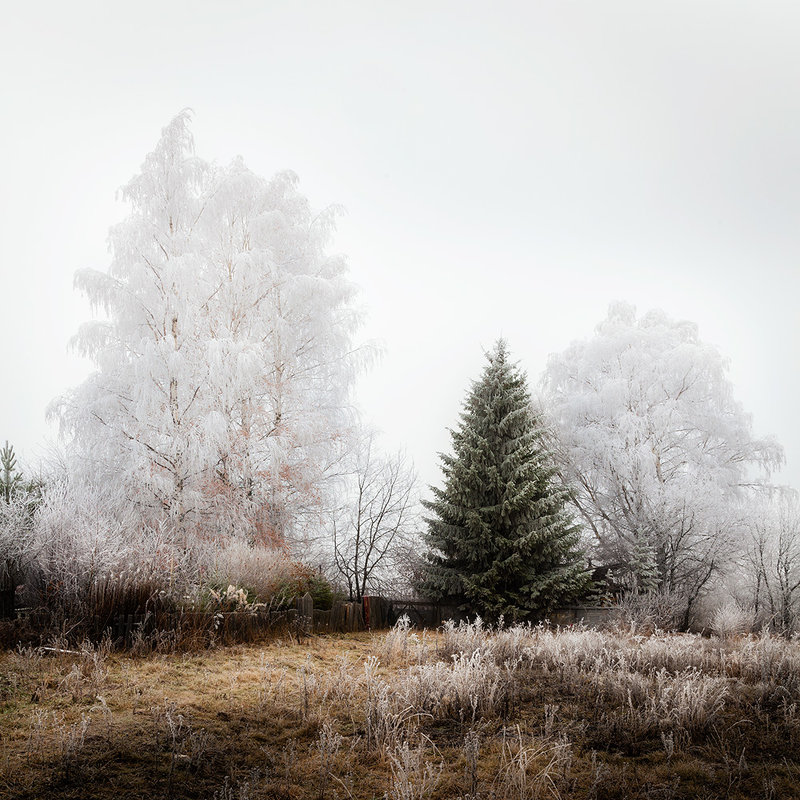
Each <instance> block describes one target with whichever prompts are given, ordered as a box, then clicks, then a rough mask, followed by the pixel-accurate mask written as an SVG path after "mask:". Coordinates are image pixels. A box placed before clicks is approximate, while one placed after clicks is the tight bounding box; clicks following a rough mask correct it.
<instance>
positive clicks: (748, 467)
mask: <svg viewBox="0 0 800 800" xmlns="http://www.w3.org/2000/svg"><path fill="white" fill-rule="evenodd" d="M726 370H727V364H726V362H725V360H724V359H723V358H722V356H721V355H720V354H719V352H718V351H717V350H716V349H715V348H714V347H712V346H710V345H708V344H705V343H703V342H702V341H701V340H700V339H699V337H698V332H697V327H696V326H695V325H694V324H692V323H689V322H676V321H673V320H671V319H670V318H669V317H667V316H666V315H665V314H664V313H663V312H661V311H651V312H650V313H648V314H646V315H645V316H643V317H641V318H638V319H637V317H636V313H635V309H634V308H633V307H632V306H629V305H626V304H617V305H614V306H612V307H611V309H610V311H609V315H608V318H607V319H606V320H604V321H603V322H601V323H600V324H599V325H598V326H597V329H596V333H595V336H594V337H593V338H592V339H590V340H588V341H579V342H574V343H573V344H572V345H570V347H569V348H567V350H565V351H564V352H563V353H560V354H557V355H553V356H551V358H550V361H549V363H548V367H547V370H546V373H545V376H544V383H545V389H546V400H545V401H546V403H547V404H548V405H549V410H550V412H551V414H552V416H553V418H554V421H555V427H556V430H557V432H558V437H559V439H560V447H561V460H562V466H563V470H564V477H565V479H566V480H567V481H568V482H569V484H570V485H572V486H573V487H574V503H575V505H576V507H577V509H578V510H579V512H580V514H581V516H582V517H583V519H584V522H585V523H586V524H587V526H588V529H589V530H590V531H591V532H592V534H593V539H594V545H595V548H596V552H597V554H598V557H599V558H600V559H601V561H602V562H604V563H605V564H607V565H610V566H612V567H613V568H614V574H615V576H616V578H617V580H618V581H620V582H621V583H623V584H624V585H626V586H627V587H628V588H630V589H631V590H634V591H641V590H646V589H651V588H659V589H662V590H664V591H669V592H679V593H681V594H682V595H683V596H684V598H685V610H686V614H685V616H684V619H685V620H688V616H689V613H690V611H691V607H692V605H693V603H694V602H695V600H696V599H697V597H698V596H699V594H700V593H701V591H702V590H703V588H704V587H706V586H707V585H708V584H709V581H710V580H711V579H712V577H713V576H714V575H715V574H716V573H717V571H718V570H719V569H720V568H721V567H722V566H723V565H724V564H725V563H726V562H727V561H728V560H729V559H730V558H731V557H732V555H733V553H734V547H733V544H732V542H731V538H732V536H733V535H734V534H735V532H736V531H739V530H740V517H741V515H740V512H739V510H738V507H737V501H738V499H739V497H740V493H741V490H742V488H743V487H744V486H746V485H748V484H752V483H756V482H758V480H759V476H760V475H762V474H763V473H764V471H766V472H768V471H769V469H770V468H772V467H775V466H777V465H778V464H779V463H780V462H781V460H782V457H783V454H782V450H781V448H780V447H779V446H778V445H777V444H776V443H775V442H774V441H772V440H770V439H757V438H755V437H754V436H753V432H752V425H751V419H750V416H749V415H748V414H746V413H745V412H744V410H743V409H742V407H741V405H740V404H739V403H738V402H736V400H735V399H734V398H733V392H732V387H731V384H730V382H729V380H728V379H727V377H726Z"/></svg>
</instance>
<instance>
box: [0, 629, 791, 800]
mask: <svg viewBox="0 0 800 800" xmlns="http://www.w3.org/2000/svg"><path fill="white" fill-rule="evenodd" d="M54 647H55V649H54V650H44V649H41V648H39V649H37V648H18V649H17V650H15V651H7V652H4V653H2V654H0V737H1V738H0V796H2V797H4V798H20V799H21V798H104V799H106V800H108V799H110V798H115V800H123V799H125V800H127V799H128V798H176V799H177V798H208V800H215V799H217V798H218V799H219V800H257V799H258V798H276V799H281V800H283V799H286V800H289V798H293V799H296V800H299V799H300V798H305V799H307V800H326V799H327V800H334V799H335V798H340V799H343V798H353V799H354V800H355V799H356V798H357V799H358V800H362V799H363V800H369V799H371V798H384V797H386V798H389V799H390V800H413V799H414V798H420V799H421V798H442V799H444V798H461V800H467V799H468V798H469V799H470V800H476V799H477V798H486V799H487V800H488V798H504V799H507V800H511V799H512V798H513V800H518V799H521V800H526V799H527V798H563V799H564V800H566V798H596V799H597V800H600V798H643V799H644V798H650V799H652V800H656V798H748V800H755V798H765V800H770V799H773V798H774V799H777V798H791V797H800V760H799V756H800V751H799V750H798V745H800V711H798V705H799V704H800V643H798V642H795V641H787V640H784V639H779V638H774V637H768V636H740V637H730V638H708V637H700V636H695V635H688V634H685V635H684V634H662V633H654V634H638V633H635V632H632V631H631V630H626V629H617V630H614V631H607V632H600V631H595V630H591V629H584V628H576V629H567V630H560V631H556V630H549V629H547V628H544V627H533V628H531V627H514V628H506V629H501V630H497V631H492V630H487V629H485V628H484V627H483V626H481V625H471V626H463V625H462V626H460V627H446V628H445V629H444V630H442V631H439V632H426V631H421V632H420V631H414V630H410V629H408V628H407V627H404V626H403V625H400V626H399V627H397V628H395V629H393V630H391V631H389V632H388V633H386V632H383V633H378V632H375V633H359V634H349V635H329V636H312V637H308V638H303V639H301V640H298V639H297V638H296V637H289V636H285V637H284V638H283V639H275V640H272V641H269V642H265V643H260V644H248V645H235V646H227V647H218V648H215V649H208V650H203V651H199V652H188V653H180V652H157V651H155V652H144V651H142V652H139V653H137V652H133V653H132V652H130V651H129V652H112V651H111V649H110V648H109V647H107V646H104V645H101V646H92V645H90V644H88V643H86V644H84V645H83V646H80V647H78V648H68V647H65V646H64V644H63V643H61V644H60V645H59V643H58V642H56V643H54ZM59 650H73V652H58V651H59Z"/></svg>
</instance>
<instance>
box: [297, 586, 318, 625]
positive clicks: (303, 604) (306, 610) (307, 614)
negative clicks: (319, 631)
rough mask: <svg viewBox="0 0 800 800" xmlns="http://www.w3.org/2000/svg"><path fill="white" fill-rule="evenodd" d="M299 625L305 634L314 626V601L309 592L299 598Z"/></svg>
mask: <svg viewBox="0 0 800 800" xmlns="http://www.w3.org/2000/svg"><path fill="white" fill-rule="evenodd" d="M297 625H298V628H299V629H300V630H301V631H302V632H303V633H304V634H308V633H310V632H311V629H312V628H313V626H314V599H313V598H312V597H311V595H310V594H309V593H308V592H306V593H305V594H304V595H303V596H302V597H298V598H297Z"/></svg>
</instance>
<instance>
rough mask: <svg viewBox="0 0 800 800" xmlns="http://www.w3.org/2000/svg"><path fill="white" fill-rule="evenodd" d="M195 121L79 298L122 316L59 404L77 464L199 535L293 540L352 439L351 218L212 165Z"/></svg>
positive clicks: (137, 183) (176, 123)
mask: <svg viewBox="0 0 800 800" xmlns="http://www.w3.org/2000/svg"><path fill="white" fill-rule="evenodd" d="M189 122H190V115H189V113H188V112H186V111H184V112H182V113H181V114H179V115H178V116H177V117H176V118H175V119H174V120H172V122H171V123H170V124H169V125H168V126H167V127H166V128H164V130H163V132H162V136H161V139H160V140H159V142H158V144H157V145H156V148H155V150H153V152H152V153H150V154H149V155H148V156H147V157H146V158H145V161H144V163H143V165H142V168H141V172H140V174H139V175H137V176H136V177H134V178H133V179H132V180H131V181H130V182H129V183H128V184H127V186H125V187H124V188H123V190H122V196H123V198H124V199H125V200H127V201H128V202H129V203H130V206H131V213H130V215H129V216H128V217H127V218H126V219H125V220H124V221H122V222H121V223H120V224H118V225H117V226H115V227H114V228H112V229H111V233H110V247H111V252H112V260H111V264H110V266H109V268H108V271H107V272H98V271H95V270H83V271H80V272H78V273H77V275H76V278H75V284H76V286H77V287H78V288H79V289H81V290H82V291H83V292H84V293H85V294H86V295H87V297H88V298H89V300H90V301H91V304H92V306H93V307H94V308H99V309H102V310H103V311H104V312H105V314H106V317H107V318H106V319H105V320H102V321H94V322H91V323H88V324H86V325H84V326H83V327H82V328H81V329H80V331H79V333H78V334H77V336H76V337H75V344H76V346H77V348H78V349H79V350H80V351H81V352H82V353H84V354H85V355H88V356H90V357H91V358H92V359H93V360H94V362H95V364H96V366H97V370H96V371H95V372H94V374H92V375H91V376H90V377H89V378H88V379H87V380H86V381H85V382H84V383H83V384H82V385H81V386H79V387H78V388H77V389H75V390H74V391H73V392H71V393H70V394H68V395H66V396H65V397H63V398H61V399H60V400H59V401H58V402H57V404H56V405H55V406H54V413H56V415H57V416H58V417H59V418H60V422H61V425H62V430H63V431H64V432H65V433H66V434H68V435H69V436H71V437H72V441H73V446H74V455H75V456H76V458H75V460H74V463H75V464H76V465H78V466H79V467H81V468H82V471H83V473H84V474H86V475H90V476H91V477H92V478H93V479H94V480H99V481H102V482H106V483H114V484H117V485H120V486H122V487H123V488H124V491H125V496H126V499H127V502H129V503H133V504H134V505H135V506H136V507H137V508H138V509H139V510H140V512H145V513H146V514H147V513H151V514H155V515H157V516H162V517H163V516H164V515H166V516H167V517H168V518H169V519H170V520H171V522H172V523H173V524H174V525H175V527H176V529H177V530H178V531H179V532H180V533H181V534H182V535H184V536H188V535H190V534H191V533H196V532H198V531H199V530H203V531H205V532H206V533H208V534H210V535H213V536H216V535H220V534H223V535H224V534H227V533H230V532H233V531H235V532H244V533H245V534H246V535H247V536H248V537H249V538H250V539H258V540H264V541H267V540H270V539H278V540H282V539H284V538H285V537H286V536H287V535H289V534H290V533H291V532H292V531H293V529H295V528H296V526H297V520H298V519H299V518H300V517H301V516H302V514H303V512H308V511H311V510H313V509H315V508H316V507H317V506H318V505H319V502H320V500H321V497H322V495H323V493H324V492H323V487H324V483H325V479H326V476H327V474H328V473H329V471H330V469H329V468H330V465H331V464H332V463H333V462H335V460H336V458H337V447H338V443H339V441H340V439H341V437H342V434H343V431H344V430H345V429H346V428H347V426H348V424H349V420H348V415H347V409H348V394H349V388H350V386H351V379H352V377H353V375H354V371H355V370H356V368H357V366H358V365H357V360H358V359H357V358H356V354H355V352H354V349H353V347H352V344H351V337H352V335H353V333H354V331H355V330H356V328H357V327H358V324H359V315H358V313H356V311H355V308H354V305H353V300H354V297H355V288H354V285H353V284H352V283H351V282H350V281H349V280H348V278H347V276H346V272H347V270H346V264H345V261H344V259H343V258H342V257H339V256H331V255H328V254H327V253H326V247H327V246H328V244H329V239H330V235H331V232H332V230H333V225H334V215H335V210H333V209H327V210H325V211H322V212H320V213H315V212H314V211H313V210H312V209H311V207H310V206H309V203H308V201H307V200H306V198H305V197H304V196H303V195H302V194H300V192H299V191H298V189H297V178H296V176H295V175H293V174H292V173H289V172H285V173H280V174H278V175H276V176H275V177H273V178H272V179H270V180H266V179H264V178H261V177H259V176H258V175H255V174H254V173H252V172H251V171H250V170H249V169H247V167H246V166H245V165H244V163H243V162H242V161H241V159H236V160H234V161H233V162H232V163H231V164H230V165H229V166H227V167H220V166H215V165H212V164H210V163H208V162H206V161H203V160H202V159H200V158H198V157H196V156H195V155H194V146H193V140H192V136H191V133H190V130H189Z"/></svg>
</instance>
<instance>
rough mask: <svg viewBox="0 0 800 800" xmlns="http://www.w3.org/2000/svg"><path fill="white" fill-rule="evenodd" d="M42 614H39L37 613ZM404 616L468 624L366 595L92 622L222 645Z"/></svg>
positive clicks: (445, 609) (454, 610) (128, 632)
mask: <svg viewBox="0 0 800 800" xmlns="http://www.w3.org/2000/svg"><path fill="white" fill-rule="evenodd" d="M616 613H617V609H615V608H600V607H597V606H568V607H565V608H560V609H557V610H555V611H553V612H552V613H551V614H550V615H549V616H548V620H549V622H550V623H551V624H552V625H560V626H567V625H574V624H578V623H583V624H586V625H589V626H601V625H604V624H607V623H609V622H611V621H613V619H614V618H615V616H616ZM27 616H28V619H29V622H30V624H31V625H32V626H33V627H34V628H36V627H37V625H41V626H42V627H46V625H47V621H46V619H45V617H42V618H41V619H39V617H38V616H37V614H36V612H33V611H30V612H29V613H28V615H27ZM40 616H41V615H40ZM402 616H407V617H408V618H409V620H410V621H411V624H412V625H414V626H415V627H417V628H438V627H439V626H440V625H442V624H443V623H444V622H445V621H447V620H453V621H455V622H461V621H466V620H467V619H468V615H467V614H465V613H464V612H462V611H460V610H459V609H458V607H457V606H451V605H445V604H440V603H434V602H432V601H424V600H413V599H395V600H389V599H387V598H384V597H378V596H370V597H364V598H363V599H362V601H361V602H358V601H356V602H336V603H334V604H333V607H332V608H330V609H327V610H325V609H319V608H314V601H313V599H312V597H311V595H310V594H305V595H304V596H303V597H300V598H297V600H296V601H295V604H294V606H293V607H291V608H285V609H280V610H274V609H261V610H255V611H252V612H251V611H228V612H222V611H217V612H212V611H205V612H194V611H180V612H163V611H162V612H156V613H148V614H124V615H119V616H116V617H114V618H113V619H112V620H110V621H109V622H108V623H105V622H103V621H102V620H99V619H98V620H95V622H96V623H97V625H96V629H95V631H94V634H92V635H96V636H97V637H98V638H99V637H100V636H102V635H103V633H104V632H107V633H108V634H109V635H110V636H111V638H112V640H114V641H115V642H120V643H122V642H124V643H125V644H127V645H130V644H131V643H133V642H134V641H135V640H136V638H137V637H148V636H150V635H152V634H154V633H156V632H160V633H166V634H172V635H175V636H176V637H179V638H180V637H186V636H192V635H200V636H205V637H211V636H213V637H215V638H217V639H218V640H219V641H222V642H232V641H252V640H255V639H258V638H261V637H263V636H265V635H268V634H270V633H272V634H275V633H279V632H281V631H285V632H286V633H291V634H294V635H298V636H305V635H309V634H312V633H351V632H356V631H363V630H383V629H387V628H390V627H391V626H392V625H394V624H395V622H397V620H398V619H400V618H401V617H402Z"/></svg>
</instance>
